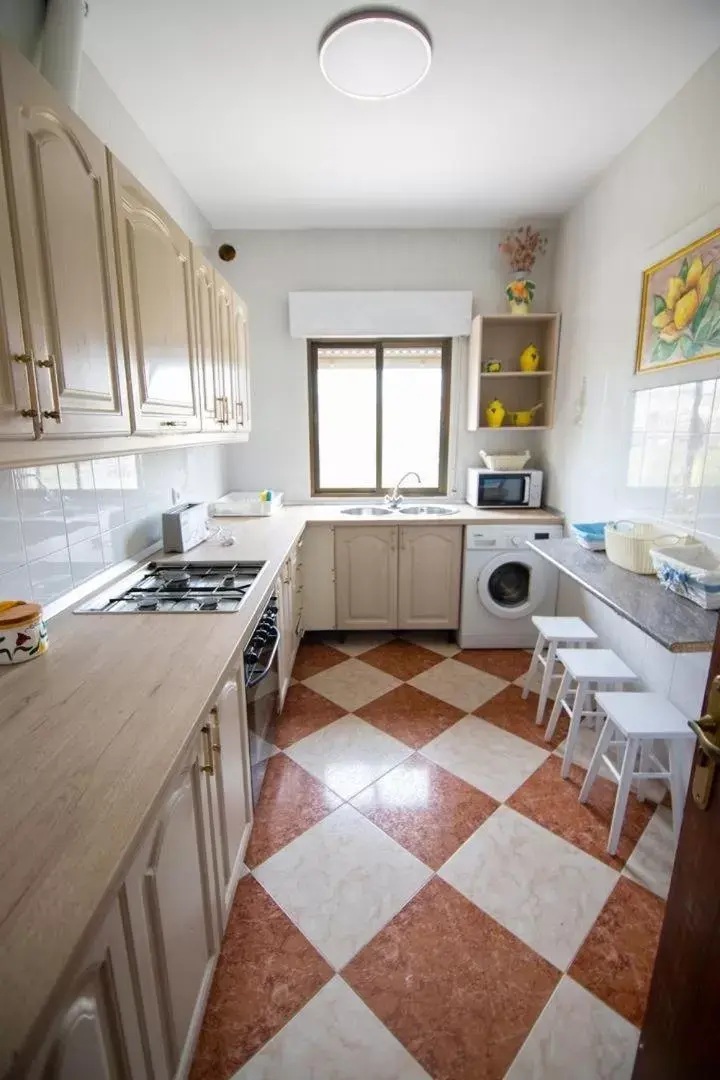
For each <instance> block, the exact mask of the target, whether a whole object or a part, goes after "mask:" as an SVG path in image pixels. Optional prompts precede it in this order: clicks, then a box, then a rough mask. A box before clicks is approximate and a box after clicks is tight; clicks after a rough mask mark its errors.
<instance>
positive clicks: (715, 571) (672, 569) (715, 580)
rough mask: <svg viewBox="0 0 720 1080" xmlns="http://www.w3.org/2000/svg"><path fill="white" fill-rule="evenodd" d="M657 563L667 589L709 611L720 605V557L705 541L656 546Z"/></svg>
mask: <svg viewBox="0 0 720 1080" xmlns="http://www.w3.org/2000/svg"><path fill="white" fill-rule="evenodd" d="M650 556H651V558H652V561H653V565H654V567H655V570H656V572H657V576H658V577H659V579H660V582H661V584H663V585H664V586H665V588H666V589H670V590H671V591H672V592H674V593H677V594H678V596H684V597H686V598H687V599H688V600H692V601H693V603H695V604H698V605H699V607H701V608H705V609H706V610H708V611H716V610H717V609H718V608H720V559H718V557H717V555H715V554H714V553H713V552H712V551H711V550H710V548H709V547H706V545H705V544H687V545H685V546H684V547H683V548H682V550H681V552H677V551H676V548H675V546H672V547H667V546H665V545H663V546H661V547H657V548H652V550H651V551H650Z"/></svg>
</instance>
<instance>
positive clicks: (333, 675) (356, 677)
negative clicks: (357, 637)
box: [303, 658, 400, 712]
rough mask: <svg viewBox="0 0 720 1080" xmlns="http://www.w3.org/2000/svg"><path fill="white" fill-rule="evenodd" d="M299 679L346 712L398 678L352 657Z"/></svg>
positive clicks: (390, 687)
mask: <svg viewBox="0 0 720 1080" xmlns="http://www.w3.org/2000/svg"><path fill="white" fill-rule="evenodd" d="M303 682H304V683H305V686H309V687H310V689H311V690H315V692H316V693H318V694H322V696H323V697H326V698H328V699H329V700H330V701H334V702H335V704H336V705H339V706H340V708H341V709H347V711H348V712H353V711H354V710H355V709H359V708H360V707H361V706H362V705H367V704H368V702H370V701H374V700H375V698H378V697H380V696H381V695H382V694H387V693H388V691H389V690H394V689H395V687H396V686H399V685H400V681H399V680H398V679H395V678H393V676H392V675H388V674H387V673H386V672H384V671H379V670H378V669H377V668H374V667H371V666H370V664H363V662H362V660H356V659H354V658H351V659H349V660H344V661H343V663H342V664H336V666H335V667H332V668H328V669H327V671H320V672H319V673H318V674H317V675H311V676H310V678H309V679H304V680H303Z"/></svg>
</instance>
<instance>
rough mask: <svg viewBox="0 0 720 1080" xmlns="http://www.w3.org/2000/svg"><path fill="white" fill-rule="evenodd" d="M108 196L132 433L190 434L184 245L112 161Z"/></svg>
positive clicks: (192, 371) (192, 387) (189, 301)
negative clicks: (111, 199) (113, 228)
mask: <svg viewBox="0 0 720 1080" xmlns="http://www.w3.org/2000/svg"><path fill="white" fill-rule="evenodd" d="M113 191H114V204H115V214H116V220H117V228H118V234H119V249H120V264H121V270H122V298H123V313H124V327H125V334H126V339H127V348H128V353H129V358H130V364H129V367H130V379H131V385H132V398H133V422H134V427H135V430H137V431H140V432H154V431H160V432H163V433H164V434H167V433H168V432H170V431H172V430H173V428H180V429H183V430H185V431H197V430H198V429H199V427H200V410H199V407H198V401H197V386H196V367H195V346H194V321H193V282H192V273H191V266H190V241H189V240H188V238H187V237H186V236H185V234H184V233H183V231H182V230H181V229H180V228H178V226H177V225H176V224H175V222H174V221H173V220H172V218H170V217H169V216H168V215H167V214H166V213H165V211H164V210H163V209H162V207H161V206H159V204H158V203H156V202H155V200H154V199H153V198H152V196H151V195H149V194H148V192H147V191H145V190H144V189H143V188H142V187H141V185H140V184H139V183H138V182H137V180H135V178H134V177H133V176H132V175H131V174H130V173H129V172H128V171H127V169H125V168H124V167H123V166H122V165H120V163H119V162H118V161H116V160H115V159H113Z"/></svg>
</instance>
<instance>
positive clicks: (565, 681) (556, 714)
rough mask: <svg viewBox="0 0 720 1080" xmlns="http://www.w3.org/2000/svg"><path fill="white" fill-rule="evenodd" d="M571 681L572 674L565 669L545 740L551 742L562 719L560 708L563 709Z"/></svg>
mask: <svg viewBox="0 0 720 1080" xmlns="http://www.w3.org/2000/svg"><path fill="white" fill-rule="evenodd" d="M571 682H572V675H571V674H570V672H569V671H567V670H565V671H563V677H562V679H561V680H560V689H559V690H558V693H557V697H556V698H555V704H554V705H553V709H552V712H551V713H550V723H549V724H548V726H547V728H546V731H545V742H550V740H551V739H552V737H553V735H554V734H555V728H556V727H557V722H558V720H559V719H560V710H561V709H562V704H563V701H564V700H565V695H566V694H567V692H568V690H569V689H570V683H571Z"/></svg>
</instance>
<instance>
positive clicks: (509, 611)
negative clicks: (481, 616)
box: [477, 551, 545, 619]
mask: <svg viewBox="0 0 720 1080" xmlns="http://www.w3.org/2000/svg"><path fill="white" fill-rule="evenodd" d="M477 594H478V599H479V601H480V603H481V604H482V606H483V607H484V608H485V609H486V610H487V611H489V612H490V614H491V615H494V616H495V617H496V618H501V619H523V618H526V617H527V616H528V615H532V614H533V612H534V611H536V610H537V608H538V607H539V606H540V604H541V603H542V601H543V599H544V596H545V582H544V579H543V573H542V567H541V565H540V562H539V558H538V556H536V555H534V554H533V553H532V552H525V551H504V552H503V553H502V554H501V555H496V556H495V558H494V559H491V560H490V561H489V562H488V563H487V564H486V565H485V566H484V567H483V569H482V570H481V571H480V573H479V574H478V578H477Z"/></svg>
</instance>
